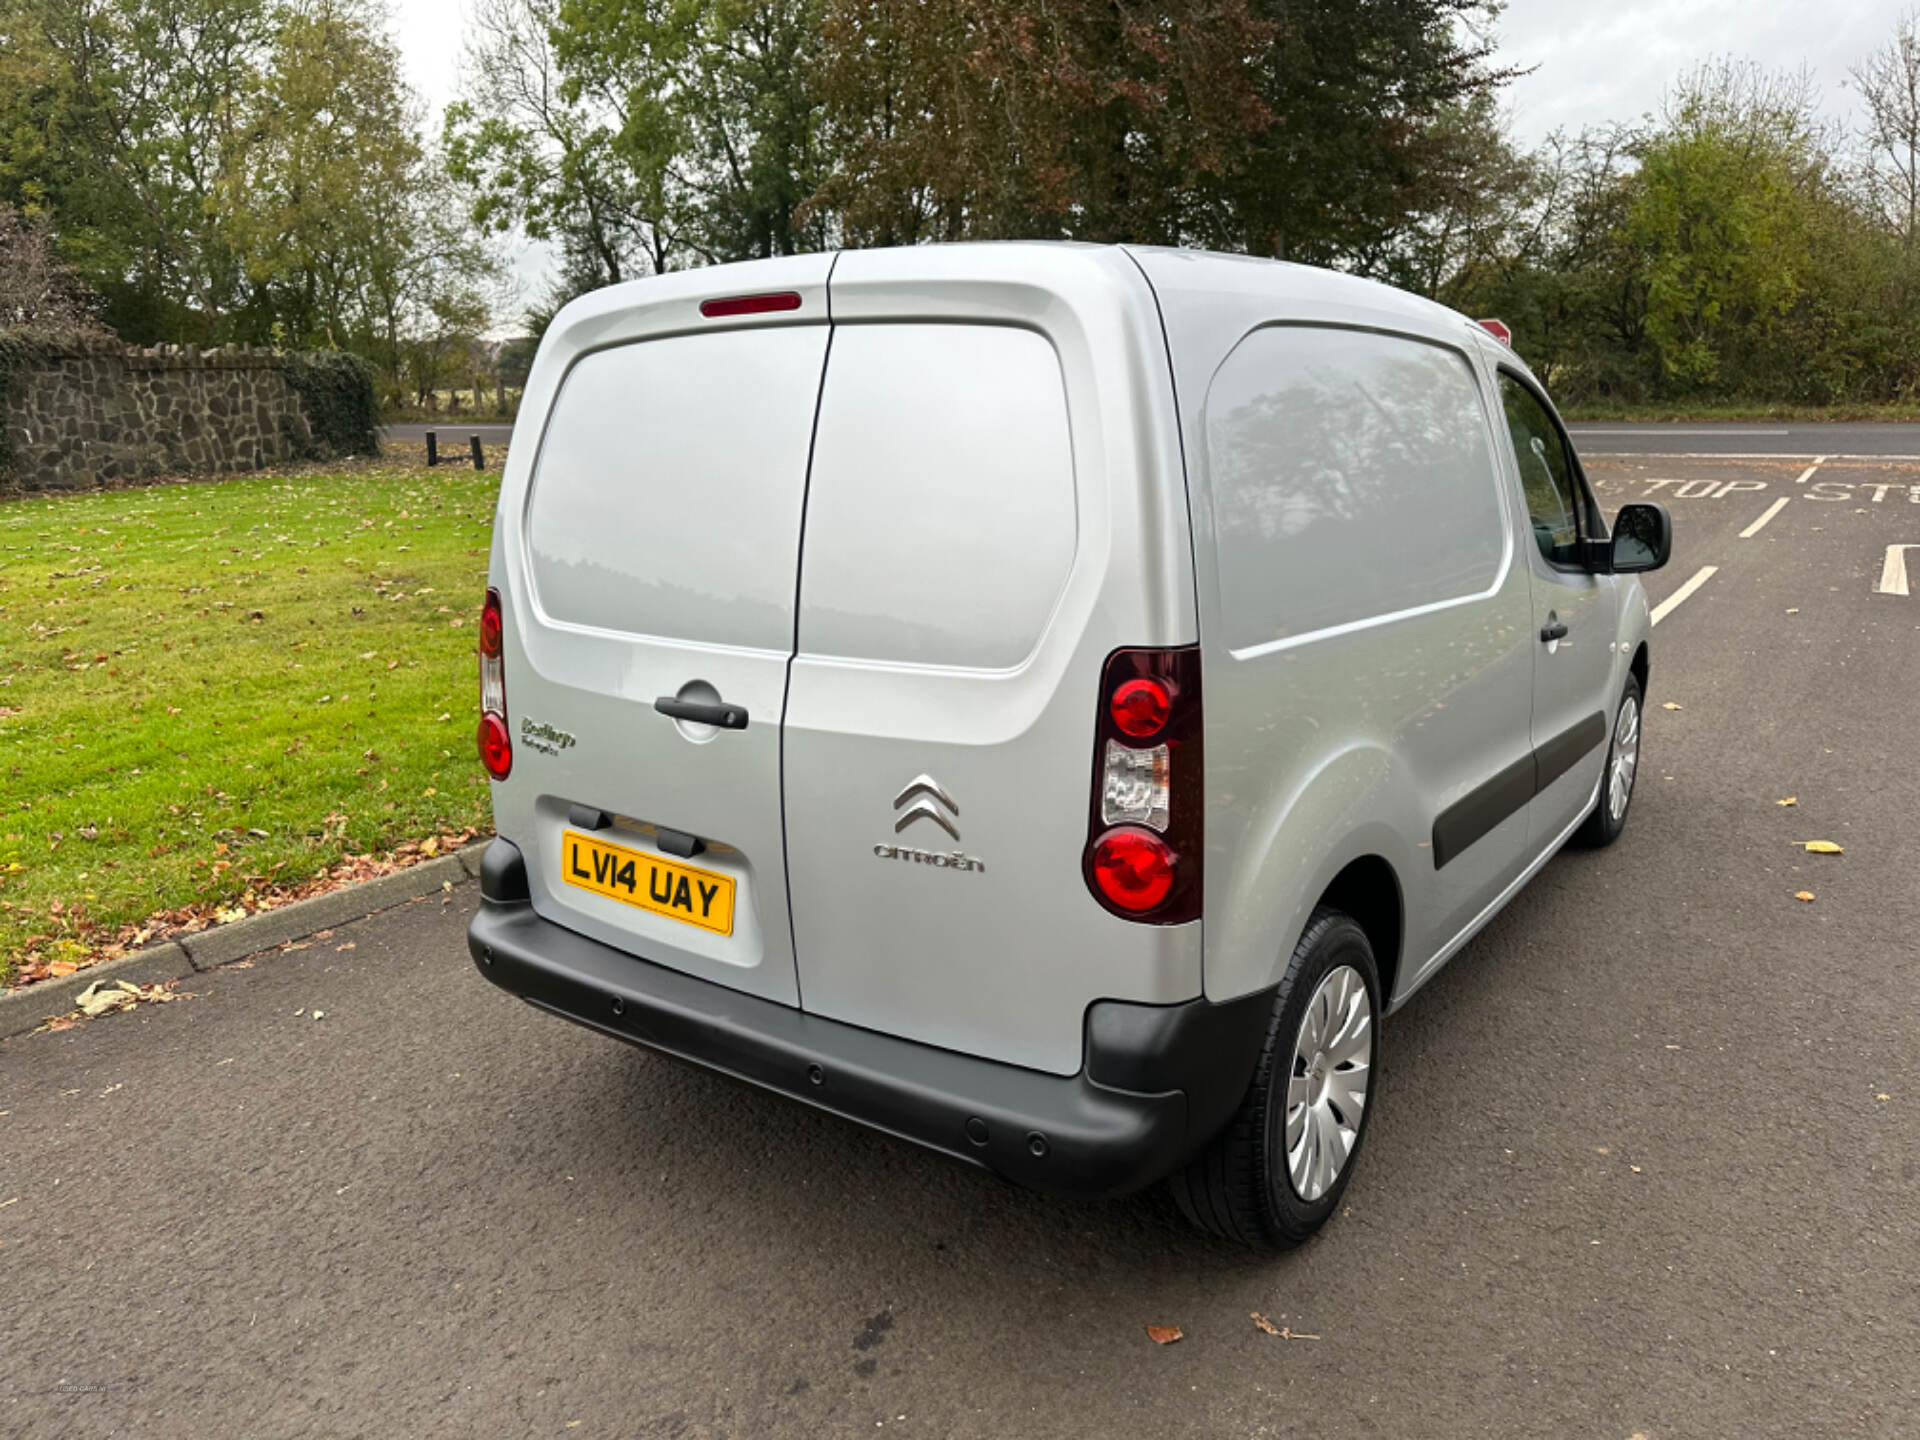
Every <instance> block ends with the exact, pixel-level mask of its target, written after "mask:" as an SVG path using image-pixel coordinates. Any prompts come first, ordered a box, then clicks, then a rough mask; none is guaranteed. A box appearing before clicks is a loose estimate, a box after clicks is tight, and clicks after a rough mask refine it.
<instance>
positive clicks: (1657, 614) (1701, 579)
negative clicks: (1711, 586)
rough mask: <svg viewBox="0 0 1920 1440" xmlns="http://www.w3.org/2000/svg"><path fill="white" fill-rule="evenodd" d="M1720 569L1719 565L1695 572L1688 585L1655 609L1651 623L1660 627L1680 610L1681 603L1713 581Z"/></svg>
mask: <svg viewBox="0 0 1920 1440" xmlns="http://www.w3.org/2000/svg"><path fill="white" fill-rule="evenodd" d="M1719 569H1720V567H1719V566H1718V565H1702V566H1701V567H1700V568H1699V569H1698V570H1696V571H1694V572H1693V578H1692V579H1691V580H1689V581H1687V583H1686V584H1684V585H1682V586H1681V587H1680V588H1679V589H1678V590H1676V591H1674V592H1673V593H1672V594H1671V595H1669V596H1667V598H1666V599H1664V600H1662V601H1661V602H1660V603H1659V604H1658V605H1656V606H1654V607H1653V619H1652V621H1651V622H1650V623H1652V624H1654V625H1658V624H1659V623H1660V622H1661V621H1662V620H1664V619H1666V618H1667V616H1669V615H1671V614H1672V613H1673V612H1674V611H1675V610H1677V609H1679V608H1680V602H1681V601H1683V600H1685V599H1686V598H1687V597H1688V596H1689V595H1691V594H1693V592H1694V591H1696V590H1698V589H1699V588H1700V587H1701V586H1702V585H1704V584H1706V583H1707V581H1709V580H1711V579H1712V578H1713V577H1714V575H1715V574H1716V573H1717V572H1718V571H1719Z"/></svg>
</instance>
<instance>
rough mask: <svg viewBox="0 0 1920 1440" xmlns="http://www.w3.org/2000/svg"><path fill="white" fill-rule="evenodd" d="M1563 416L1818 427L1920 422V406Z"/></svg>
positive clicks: (1688, 408)
mask: <svg viewBox="0 0 1920 1440" xmlns="http://www.w3.org/2000/svg"><path fill="white" fill-rule="evenodd" d="M1560 413H1561V416H1562V417H1563V418H1564V419H1565V420H1566V421H1567V422H1568V423H1569V424H1574V425H1578V424H1582V423H1585V424H1593V423H1596V422H1601V421H1609V420H1611V421H1620V422H1626V423H1640V424H1664V423H1685V422H1696V423H1698V422H1712V421H1716V420H1721V421H1727V422H1730V423H1739V422H1742V421H1766V420H1771V421H1773V422H1775V423H1776V424H1781V423H1792V422H1799V423H1817V422H1819V421H1823V420H1870V421H1873V422H1875V423H1878V424H1894V423H1900V422H1906V423H1912V422H1916V421H1920V405H1740V404H1731V403H1716V404H1700V405H1681V404H1663V405H1607V404H1595V405H1568V406H1564V407H1562V409H1561V412H1560Z"/></svg>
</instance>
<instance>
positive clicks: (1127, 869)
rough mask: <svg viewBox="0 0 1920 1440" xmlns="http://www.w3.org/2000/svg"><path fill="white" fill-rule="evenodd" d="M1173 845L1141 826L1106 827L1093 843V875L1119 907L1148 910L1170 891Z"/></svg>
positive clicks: (1107, 895)
mask: <svg viewBox="0 0 1920 1440" xmlns="http://www.w3.org/2000/svg"><path fill="white" fill-rule="evenodd" d="M1175 859H1176V857H1175V855H1174V853H1173V847H1172V846H1170V845H1168V844H1167V842H1166V841H1164V840H1162V839H1161V838H1160V837H1159V836H1158V835H1152V834H1149V833H1148V832H1146V831H1144V830H1110V831H1108V832H1107V833H1106V834H1105V835H1102V836H1101V837H1100V839H1099V841H1098V843H1096V844H1095V845H1094V847H1093V878H1094V882H1095V883H1096V884H1098V885H1099V887H1100V893H1101V894H1102V895H1104V896H1106V897H1107V899H1108V900H1109V901H1111V902H1112V903H1113V904H1114V905H1117V906H1118V907H1119V908H1120V909H1122V910H1126V911H1130V912H1135V913H1137V912H1139V911H1143V910H1152V909H1154V908H1155V907H1156V906H1158V905H1160V904H1162V903H1163V902H1164V901H1165V900H1166V898H1167V896H1168V895H1170V894H1172V893H1173V879H1174V874H1173V869H1174V861H1175Z"/></svg>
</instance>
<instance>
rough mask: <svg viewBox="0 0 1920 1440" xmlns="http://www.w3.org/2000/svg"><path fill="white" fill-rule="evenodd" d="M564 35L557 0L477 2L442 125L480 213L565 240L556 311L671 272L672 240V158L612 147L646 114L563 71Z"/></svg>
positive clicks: (485, 221)
mask: <svg viewBox="0 0 1920 1440" xmlns="http://www.w3.org/2000/svg"><path fill="white" fill-rule="evenodd" d="M560 35H561V18H560V4H559V0H477V3H476V5H475V7H474V9H473V11H472V14H471V18H470V22H469V29H468V33H467V44H466V64H465V66H464V75H465V77H466V78H465V82H464V84H463V87H462V94H461V98H460V99H459V101H457V102H456V103H455V104H453V105H451V106H449V107H448V108H447V113H446V117H445V126H444V129H445V138H444V144H445V150H446V157H447V167H448V170H449V172H450V173H451V175H452V176H453V178H454V179H455V180H456V181H457V182H459V183H461V184H463V185H465V186H467V187H469V188H470V189H471V190H472V192H473V195H474V201H473V214H474V219H475V220H476V221H477V222H478V223H479V224H480V225H482V226H484V227H485V228H486V229H488V230H489V231H492V232H494V233H506V232H508V231H512V230H519V231H520V232H522V233H524V234H526V235H528V236H531V237H532V238H534V239H536V240H545V241H551V242H552V243H554V244H555V245H556V246H557V247H558V248H559V250H560V252H561V266H562V278H561V284H560V288H559V293H558V294H557V295H556V296H554V297H553V302H554V303H553V304H552V305H551V309H557V308H558V307H559V304H561V303H564V302H565V301H566V300H567V299H570V298H571V297H572V296H573V295H575V294H579V293H582V292H584V291H586V290H589V289H593V288H595V287H596V286H599V285H609V284H615V283H618V282H619V281H621V280H625V279H628V278H630V277H632V276H635V275H644V274H647V273H649V272H651V271H657V270H664V269H666V268H667V266H668V264H669V263H670V257H672V256H673V254H674V251H675V248H676V247H675V237H674V233H673V230H672V228H671V226H670V224H669V223H668V221H667V211H668V204H667V194H666V183H667V179H666V174H665V170H664V167H662V166H658V165H656V166H651V167H643V168H642V169H641V170H639V171H635V170H634V169H632V168H631V166H630V158H631V155H632V153H633V147H632V146H628V147H625V149H624V150H622V149H617V148H616V145H615V141H616V140H617V139H618V138H619V137H620V136H621V135H622V134H624V133H626V132H628V131H629V130H630V129H637V128H640V127H641V126H642V125H643V124H644V123H647V122H645V121H636V120H633V119H632V118H631V117H629V116H627V115H626V114H624V113H623V112H622V110H621V109H620V108H619V105H618V104H617V103H615V102H616V100H617V99H618V98H619V97H617V96H609V95H607V94H604V93H602V92H599V91H595V90H590V89H588V88H587V87H585V86H583V85H582V84H581V82H580V81H579V79H578V78H577V77H575V76H573V75H571V74H569V73H567V72H566V71H565V70H564V69H563V66H562V61H561V56H560V53H559V51H558V49H557V48H556V47H557V41H558V37H559V36H560ZM549 313H550V311H549Z"/></svg>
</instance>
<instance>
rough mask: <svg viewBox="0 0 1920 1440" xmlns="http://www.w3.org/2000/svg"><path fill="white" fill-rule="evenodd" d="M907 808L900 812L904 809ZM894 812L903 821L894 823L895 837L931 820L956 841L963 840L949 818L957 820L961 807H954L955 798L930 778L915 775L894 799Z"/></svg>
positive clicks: (899, 820)
mask: <svg viewBox="0 0 1920 1440" xmlns="http://www.w3.org/2000/svg"><path fill="white" fill-rule="evenodd" d="M909 802H911V803H909ZM903 805H904V806H906V808H905V809H904V810H901V808H900V807H901V806H903ZM893 808H894V809H896V810H900V818H899V819H897V820H895V821H894V822H893V833H894V834H896V835H898V834H899V833H900V832H901V831H902V830H904V829H906V828H907V826H909V825H911V824H912V823H913V822H914V821H916V820H931V821H933V823H934V824H936V825H938V826H939V827H940V828H941V829H942V830H944V831H946V832H947V834H949V835H951V836H952V837H953V838H954V839H956V840H958V839H959V838H960V832H959V830H958V829H956V828H955V827H954V823H953V821H952V820H951V819H949V818H948V816H950V815H951V816H957V815H959V813H960V807H959V806H958V805H956V804H954V803H953V797H952V796H951V795H949V794H947V792H946V791H944V790H942V789H941V788H940V782H939V781H938V780H935V779H934V778H933V777H932V776H931V775H916V776H914V777H913V780H912V781H911V782H910V783H909V784H908V786H907V788H906V789H904V790H902V791H901V792H900V793H899V794H898V795H896V796H894V797H893Z"/></svg>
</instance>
